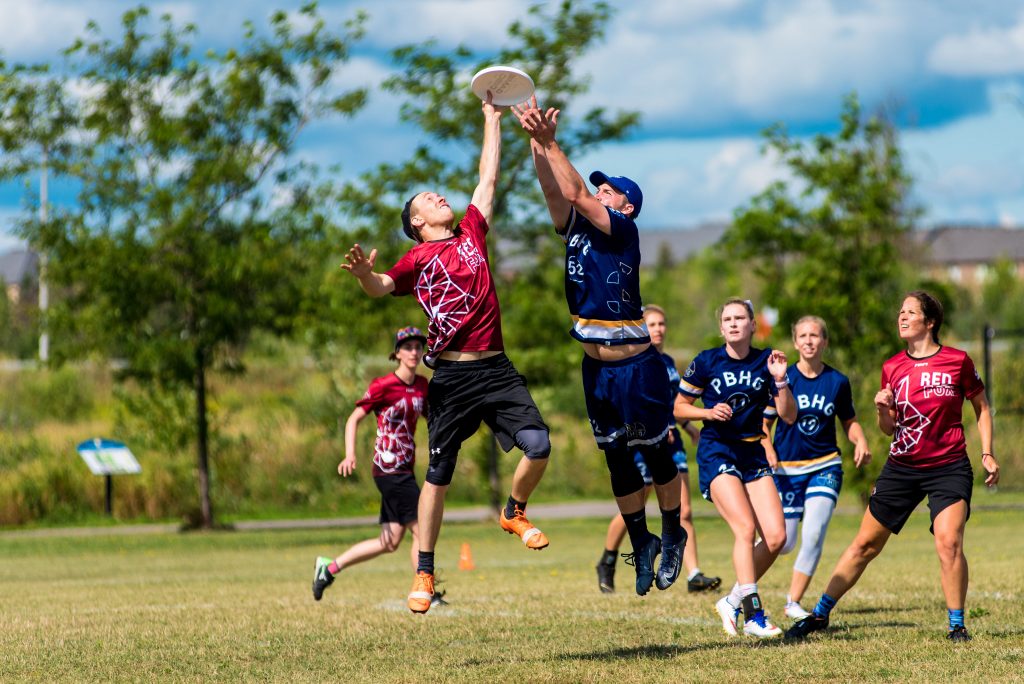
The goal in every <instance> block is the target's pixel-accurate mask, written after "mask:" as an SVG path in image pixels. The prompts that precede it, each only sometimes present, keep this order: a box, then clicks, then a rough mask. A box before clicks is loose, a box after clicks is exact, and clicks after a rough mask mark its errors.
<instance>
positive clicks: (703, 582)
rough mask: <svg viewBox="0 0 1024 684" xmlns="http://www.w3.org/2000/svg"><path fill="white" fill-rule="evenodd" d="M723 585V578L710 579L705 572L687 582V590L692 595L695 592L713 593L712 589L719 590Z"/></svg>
mask: <svg viewBox="0 0 1024 684" xmlns="http://www.w3.org/2000/svg"><path fill="white" fill-rule="evenodd" d="M721 583H722V578H721V577H708V576H707V575H705V574H704V573H703V572H698V573H697V574H696V575H694V576H693V577H691V578H690V579H688V580H686V590H687V591H689V592H691V593H692V592H695V591H711V590H712V589H717V588H718V586H719V585H720V584H721Z"/></svg>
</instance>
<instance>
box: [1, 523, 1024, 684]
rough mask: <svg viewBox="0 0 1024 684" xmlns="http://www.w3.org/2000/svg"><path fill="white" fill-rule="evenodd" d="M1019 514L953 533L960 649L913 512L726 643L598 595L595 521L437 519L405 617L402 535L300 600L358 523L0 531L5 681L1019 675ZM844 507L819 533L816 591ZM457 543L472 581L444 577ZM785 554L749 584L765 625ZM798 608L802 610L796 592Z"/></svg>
mask: <svg viewBox="0 0 1024 684" xmlns="http://www.w3.org/2000/svg"><path fill="white" fill-rule="evenodd" d="M1022 521H1024V514H1022V513H1021V512H1020V511H1006V510H1003V511H985V510H979V511H976V512H975V514H974V516H973V517H972V519H971V521H970V524H969V525H968V530H967V555H968V559H969V561H970V563H971V575H972V579H971V589H970V593H969V596H968V609H969V611H970V614H971V617H969V618H968V627H969V628H970V630H971V631H972V633H973V635H974V637H975V639H974V641H973V642H972V643H970V644H961V645H953V644H950V643H948V642H946V641H945V639H944V638H943V637H944V633H945V619H946V616H945V607H944V602H943V599H942V594H941V590H940V587H939V579H938V562H937V560H936V557H935V553H934V550H933V547H932V540H931V536H930V535H929V534H928V530H927V527H928V522H927V517H925V516H924V515H921V514H917V515H915V516H914V518H913V519H912V520H911V522H910V523H909V524H908V526H907V529H906V530H905V531H904V532H903V533H902V534H901V535H900V536H899V537H896V538H894V539H893V540H892V541H891V542H890V545H889V547H888V548H887V549H886V551H885V552H884V553H883V554H882V556H881V557H880V558H879V559H878V560H876V561H875V563H873V564H872V566H871V567H869V569H868V571H867V573H866V574H865V576H864V577H863V578H862V580H861V582H860V584H859V585H858V586H857V587H855V588H854V590H853V591H852V592H851V593H850V594H849V595H848V596H847V597H846V598H845V599H844V600H843V601H842V602H840V604H839V606H838V608H837V609H836V611H835V612H834V613H833V619H834V625H835V628H834V629H833V630H831V631H830V632H829V633H827V634H825V635H814V637H812V638H811V639H810V640H809V641H808V642H807V643H803V644H789V643H785V642H783V641H781V640H775V641H772V642H770V643H768V642H755V641H753V640H749V639H729V638H728V637H726V636H725V635H724V634H723V633H722V631H721V627H720V625H719V622H718V620H717V618H716V616H715V613H714V611H713V608H712V606H713V603H714V600H715V599H716V598H717V596H706V595H694V594H687V592H686V590H685V586H684V585H682V584H681V585H680V586H677V587H674V588H672V589H671V590H669V591H667V592H658V591H657V590H655V591H654V592H653V593H652V594H651V595H649V596H647V597H644V598H639V597H637V596H635V595H634V594H633V592H632V589H631V585H632V568H629V567H628V566H624V565H622V564H621V563H620V564H619V575H618V579H619V582H618V584H619V588H620V591H619V593H617V594H615V595H612V596H606V595H602V594H600V593H599V592H598V591H597V587H596V582H595V579H594V571H593V565H594V563H595V561H596V559H597V557H598V555H599V554H600V550H601V546H602V541H603V536H604V521H601V520H550V521H544V520H537V521H535V522H538V523H539V524H541V526H542V527H543V528H544V529H545V531H546V532H547V533H548V535H549V536H550V538H551V540H552V544H551V546H550V547H549V548H548V549H547V550H544V551H542V552H532V551H531V552H528V551H526V550H525V549H524V548H523V547H522V545H521V544H520V543H519V542H518V541H517V540H514V539H513V538H511V537H509V536H507V535H505V534H504V533H501V532H500V531H499V530H498V528H497V527H496V526H495V525H490V524H486V525H485V524H459V525H456V524H450V525H447V526H446V527H445V529H444V530H443V532H442V539H441V543H440V544H439V547H438V563H439V566H440V567H439V571H440V574H441V575H442V576H443V578H444V580H445V582H444V585H443V588H444V589H446V590H447V592H448V595H447V597H448V599H449V600H450V601H451V604H450V605H449V606H447V607H440V608H435V609H433V610H432V611H431V612H430V613H428V614H427V615H425V616H415V615H412V614H410V613H409V612H408V610H407V609H406V608H405V600H404V599H405V594H406V592H407V591H408V588H409V584H410V579H411V571H410V569H409V561H408V558H409V556H408V552H407V551H408V549H407V547H406V544H408V541H406V542H405V544H403V547H402V548H401V549H399V551H398V552H397V553H396V554H394V555H391V556H387V557H384V558H380V559H377V560H375V561H372V562H370V563H368V564H365V565H361V566H356V567H353V568H352V569H350V570H348V571H346V572H345V573H343V574H342V575H341V576H340V577H339V578H338V580H337V581H336V582H335V584H334V586H332V587H331V588H329V589H328V590H327V593H326V594H325V596H324V600H323V601H322V602H321V603H315V602H314V601H313V600H312V598H311V596H310V587H309V585H310V580H311V577H312V567H313V559H314V557H315V556H316V555H319V554H324V555H333V554H334V553H335V552H337V551H340V550H342V549H343V548H344V547H345V546H346V545H348V544H351V543H352V542H355V541H357V540H359V539H362V538H365V537H367V536H369V535H372V534H375V533H376V530H375V528H369V527H368V528H354V529H343V530H317V531H280V532H245V533H242V532H233V533H232V532H220V533H208V534H190V535H178V534H172V535H165V534H154V535H140V536H114V535H110V536H95V537H89V538H73V537H62V536H59V535H58V536H46V537H35V538H28V537H15V536H10V535H8V536H5V537H0V558H2V559H3V560H2V561H0V681H4V682H9V681H25V680H36V681H212V680H239V681H318V682H369V681H387V682H390V681H394V682H446V681H458V682H589V681H612V682H641V681H643V682H690V681H700V682H704V681H706V682H729V681H737V682H752V681H794V682H817V681H828V680H831V681H844V682H845V681H872V682H877V681H898V682H904V681H915V682H939V681H957V680H969V681H983V682H998V681H1021V679H1022V676H1024V675H1022V670H1021V663H1022V661H1024V603H1022V601H1021V586H1022V576H1024V575H1022V571H1021V564H1020V559H1021V557H1022V556H1024V536H1022V535H1021V522H1022ZM697 523H698V535H699V539H698V541H699V542H700V552H701V556H702V563H701V564H702V567H703V568H704V569H705V570H706V571H708V572H709V573H712V574H721V575H722V576H723V577H728V576H730V575H731V569H730V568H729V561H728V555H729V551H730V548H731V540H730V538H729V536H728V534H727V530H726V529H725V527H724V524H723V523H721V522H720V521H719V520H717V519H706V518H701V519H699V520H698V521H697ZM857 523H858V518H857V517H855V516H850V515H846V516H838V517H837V518H836V519H835V521H834V522H833V525H832V529H831V530H830V535H829V540H828V543H827V545H826V551H825V557H824V558H823V560H822V564H821V568H820V570H819V576H818V577H816V578H815V581H814V582H813V583H812V585H811V591H810V592H809V596H810V595H813V596H814V597H817V595H818V593H820V591H821V589H822V586H823V583H824V581H825V579H826V575H827V574H828V572H830V571H831V568H832V566H833V565H834V563H835V561H836V558H837V556H838V554H839V553H840V552H841V551H842V549H843V548H844V547H845V545H846V544H847V543H848V542H849V540H850V539H851V538H852V536H853V534H854V531H855V529H856V526H857ZM464 542H465V543H469V545H470V549H471V551H472V553H473V558H474V560H475V563H476V569H475V570H472V571H459V570H457V569H456V563H457V560H458V554H459V549H460V546H461V544H462V543H464ZM791 563H792V558H791V557H789V558H786V557H784V558H782V559H781V560H780V561H779V562H778V563H777V565H776V567H774V568H773V569H772V570H771V571H769V573H768V575H767V576H766V577H765V578H764V579H763V580H762V582H761V585H760V586H761V594H762V596H763V597H764V599H765V602H766V606H767V608H768V610H769V612H773V613H775V614H776V615H778V617H779V622H780V624H788V620H785V619H784V618H782V616H781V612H782V603H783V595H784V593H785V587H786V586H787V585H788V579H789V572H790V569H791V567H792V566H791ZM808 603H813V601H811V600H808Z"/></svg>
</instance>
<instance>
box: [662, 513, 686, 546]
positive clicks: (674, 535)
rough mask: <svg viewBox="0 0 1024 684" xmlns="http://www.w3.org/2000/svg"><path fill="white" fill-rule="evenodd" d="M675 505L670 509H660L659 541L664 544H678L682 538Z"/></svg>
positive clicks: (681, 529)
mask: <svg viewBox="0 0 1024 684" xmlns="http://www.w3.org/2000/svg"><path fill="white" fill-rule="evenodd" d="M680 510H681V508H680V507H679V506H676V507H675V508H673V509H672V510H671V511H666V510H665V509H664V508H662V509H661V541H663V542H665V543H666V544H678V543H679V542H680V541H681V540H682V538H683V528H682V527H680V525H679V512H680Z"/></svg>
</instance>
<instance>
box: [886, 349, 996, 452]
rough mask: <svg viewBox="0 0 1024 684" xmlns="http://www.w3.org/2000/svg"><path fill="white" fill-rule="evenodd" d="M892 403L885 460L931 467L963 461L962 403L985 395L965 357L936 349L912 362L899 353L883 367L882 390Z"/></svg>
mask: <svg viewBox="0 0 1024 684" xmlns="http://www.w3.org/2000/svg"><path fill="white" fill-rule="evenodd" d="M886 387H889V388H891V389H892V393H893V396H894V397H895V398H896V431H895V432H894V433H893V436H892V445H891V446H890V447H889V458H890V460H892V461H893V462H895V463H898V464H899V465H903V466H909V467H911V468H936V467H938V466H942V465H947V464H949V463H954V462H956V461H957V460H959V459H961V458H967V443H966V441H965V440H964V426H963V420H962V419H963V408H964V400H969V399H973V398H974V397H976V396H977V395H978V393H980V392H983V391H985V385H984V384H982V382H981V377H980V376H979V375H978V371H977V370H976V369H975V368H974V362H973V361H971V357H970V356H968V355H967V352H964V351H961V350H959V349H954V348H952V347H941V348H940V349H939V351H937V352H935V353H934V354H932V355H931V356H928V357H925V358H921V359H917V358H914V357H912V356H910V354H908V353H907V352H905V351H903V352H900V353H899V354H896V356H894V357H892V358H891V359H889V360H888V361H886V362H885V364H884V365H883V366H882V389H885V388H886Z"/></svg>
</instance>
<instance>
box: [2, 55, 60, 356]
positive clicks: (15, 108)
mask: <svg viewBox="0 0 1024 684" xmlns="http://www.w3.org/2000/svg"><path fill="white" fill-rule="evenodd" d="M66 90H67V89H66V81H65V79H64V78H63V77H61V76H55V75H52V74H51V73H50V72H49V69H48V68H47V67H46V66H42V65H36V66H24V65H13V66H11V67H8V66H7V65H6V64H3V63H0V112H2V115H0V150H2V151H3V153H4V154H3V157H2V160H0V179H4V180H8V179H15V178H19V179H23V180H24V181H25V182H26V183H30V182H31V181H32V180H34V176H35V174H36V172H38V173H39V180H40V196H39V197H38V205H37V206H36V208H37V209H39V210H40V215H39V220H40V221H45V220H46V218H47V207H46V198H45V197H44V196H43V190H42V188H43V187H46V184H47V182H48V179H49V176H50V175H51V174H53V175H55V176H58V177H61V176H65V175H66V174H67V172H68V164H69V161H70V157H69V155H70V153H71V150H72V149H73V148H72V145H71V139H70V134H71V132H72V131H73V130H74V123H75V121H76V117H77V112H76V110H75V103H74V101H73V100H72V99H71V98H70V97H69V96H68V94H67V92H66ZM33 247H34V248H36V249H37V250H38V249H39V245H33ZM46 264H47V255H46V252H45V251H40V256H39V286H40V287H45V285H44V281H45V278H46ZM19 285H21V283H19ZM23 291H25V292H35V291H36V290H35V283H33V284H32V286H31V287H28V288H23ZM17 308H19V309H22V312H21V315H20V316H17V317H16V318H15V319H12V320H11V324H12V325H13V326H14V327H13V328H5V333H4V335H5V336H6V337H8V338H9V339H13V338H18V340H19V343H18V344H16V345H13V346H5V347H4V348H5V349H7V350H9V351H13V352H14V353H16V355H18V356H20V357H29V356H31V355H32V351H33V350H32V348H31V345H25V344H24V343H25V342H26V341H28V340H29V338H31V337H34V336H35V334H36V333H37V328H41V329H42V330H45V328H46V320H45V316H46V311H45V307H43V306H40V308H39V309H38V310H36V309H33V310H32V311H31V312H27V311H24V309H25V302H24V300H23V301H22V302H19V306H18V307H17ZM47 356H48V351H47V350H46V348H44V346H43V345H42V343H41V344H40V348H39V357H40V361H43V362H45V361H47V360H48V359H47Z"/></svg>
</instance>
